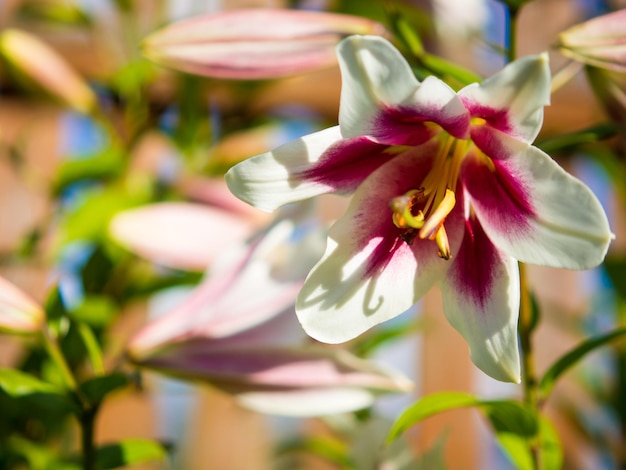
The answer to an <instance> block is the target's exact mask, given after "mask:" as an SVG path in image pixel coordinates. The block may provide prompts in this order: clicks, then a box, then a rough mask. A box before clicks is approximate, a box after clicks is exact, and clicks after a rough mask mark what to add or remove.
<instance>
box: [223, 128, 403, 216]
mask: <svg viewBox="0 0 626 470" xmlns="http://www.w3.org/2000/svg"><path fill="white" fill-rule="evenodd" d="M386 149H387V146H385V145H380V144H377V143H375V142H372V141H371V140H370V139H368V138H366V137H354V138H351V139H343V138H342V137H341V133H340V131H339V127H331V128H329V129H325V130H323V131H320V132H316V133H314V134H309V135H307V136H304V137H302V138H300V139H296V140H292V141H290V142H288V143H286V144H284V145H282V146H280V147H278V148H276V149H274V150H272V151H271V152H267V153H264V154H261V155H257V156H256V157H252V158H250V159H248V160H245V161H243V162H241V163H239V164H237V165H235V166H234V167H233V168H231V169H230V170H229V171H228V173H226V182H227V183H228V187H229V188H230V190H231V191H232V192H233V193H234V194H236V195H237V197H239V198H240V199H242V200H243V201H246V202H248V203H249V204H251V205H253V206H255V207H257V208H259V209H262V210H265V211H272V210H275V209H277V208H278V207H280V206H282V205H284V204H288V203H291V202H295V201H301V200H303V199H308V198H311V197H314V196H318V195H320V194H325V193H329V192H339V193H349V192H351V191H353V190H354V189H355V188H356V187H357V186H358V185H359V184H360V183H361V181H363V179H364V178H365V177H367V175H369V174H370V173H371V172H372V171H373V170H374V169H376V168H378V167H379V166H380V165H381V164H383V163H384V162H385V161H386V160H387V159H389V158H391V157H390V156H385V154H384V151H385V150H386Z"/></svg>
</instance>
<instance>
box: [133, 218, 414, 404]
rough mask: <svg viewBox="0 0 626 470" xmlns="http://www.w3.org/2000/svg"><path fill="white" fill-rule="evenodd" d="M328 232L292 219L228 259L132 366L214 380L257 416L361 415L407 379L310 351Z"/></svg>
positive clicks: (150, 338) (331, 352)
mask: <svg viewBox="0 0 626 470" xmlns="http://www.w3.org/2000/svg"><path fill="white" fill-rule="evenodd" d="M323 245H324V238H323V232H322V231H320V230H319V229H315V228H314V229H309V230H307V229H305V228H303V227H302V226H298V225H296V224H294V223H292V222H291V221H288V220H283V221H281V222H279V223H278V224H276V225H275V226H274V227H273V228H271V229H270V230H269V232H268V233H267V234H266V235H265V236H263V237H262V238H261V239H260V240H256V241H254V242H253V243H252V244H251V245H250V246H248V247H246V248H242V249H239V250H235V251H233V252H232V253H225V255H224V256H222V257H221V258H220V259H218V260H216V261H215V263H214V264H213V265H212V267H211V275H210V276H208V277H207V278H206V280H205V281H204V282H203V283H202V284H201V285H200V286H199V287H198V288H197V289H196V290H195V291H194V292H193V293H192V294H191V296H190V297H189V298H188V299H187V300H186V301H183V303H182V304H181V305H180V306H179V307H178V308H176V309H174V310H173V311H172V312H170V313H169V314H167V315H165V316H164V317H160V318H158V319H157V320H155V321H153V322H151V323H149V324H148V325H146V326H145V327H144V328H143V329H142V330H141V331H139V333H138V334H137V335H136V336H135V337H134V338H133V339H132V340H131V342H130V344H129V345H128V356H129V358H130V360H131V361H132V362H134V363H136V364H138V365H140V366H143V367H148V368H151V369H154V370H156V371H158V372H161V373H165V374H167V375H170V376H174V377H179V378H182V379H186V380H195V381H201V382H207V383H209V384H211V385H213V386H215V387H217V388H219V389H221V390H223V391H225V392H227V393H230V394H232V395H233V396H234V397H235V398H236V399H237V401H238V402H239V403H240V404H242V405H243V406H246V407H248V408H251V409H254V410H256V411H260V412H265V413H272V414H282V415H291V416H315V415H324V414H334V413H341V412H348V411H354V410H357V409H360V408H363V407H366V406H369V405H371V404H372V402H373V400H374V399H375V398H376V397H377V396H378V395H380V394H381V393H386V392H390V391H406V390H408V389H409V388H410V382H409V381H408V379H406V378H404V377H402V376H400V375H398V374H397V373H395V372H392V371H388V370H386V369H384V368H382V367H381V366H378V365H376V364H373V363H371V362H368V361H366V360H362V359H359V358H357V357H355V356H353V355H351V354H349V353H348V352H347V351H341V350H335V349H329V348H327V347H321V346H313V345H310V344H309V345H303V344H302V342H301V341H298V340H299V339H304V335H303V333H302V329H301V328H300V326H299V325H298V322H297V320H296V316H295V314H294V303H295V299H296V296H297V293H298V291H299V290H300V288H301V286H302V283H303V281H304V277H305V275H306V273H307V272H308V270H309V269H310V268H311V267H312V266H313V264H314V263H315V261H316V260H317V259H318V258H319V256H320V255H321V253H322V251H323Z"/></svg>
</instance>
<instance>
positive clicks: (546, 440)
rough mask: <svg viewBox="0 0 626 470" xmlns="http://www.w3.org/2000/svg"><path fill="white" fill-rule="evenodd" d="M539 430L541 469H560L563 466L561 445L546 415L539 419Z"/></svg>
mask: <svg viewBox="0 0 626 470" xmlns="http://www.w3.org/2000/svg"><path fill="white" fill-rule="evenodd" d="M539 424H540V432H541V464H542V468H543V470H560V469H561V468H563V447H562V446H561V440H560V439H559V434H558V432H557V431H556V429H555V427H554V425H553V424H552V423H551V422H550V420H548V419H547V418H546V417H544V416H542V417H541V419H540V421H539Z"/></svg>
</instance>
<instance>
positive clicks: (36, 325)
mask: <svg viewBox="0 0 626 470" xmlns="http://www.w3.org/2000/svg"><path fill="white" fill-rule="evenodd" d="M44 319H45V314H44V311H43V309H42V308H41V306H40V305H39V304H38V303H37V302H35V301H34V300H32V299H31V298H30V297H29V296H28V295H26V294H25V293H24V292H23V291H22V290H21V289H19V288H18V287H17V286H15V285H13V284H11V283H10V282H9V281H7V280H6V279H3V278H0V331H3V332H7V333H34V332H36V331H38V330H39V329H40V328H41V326H42V324H43V322H44Z"/></svg>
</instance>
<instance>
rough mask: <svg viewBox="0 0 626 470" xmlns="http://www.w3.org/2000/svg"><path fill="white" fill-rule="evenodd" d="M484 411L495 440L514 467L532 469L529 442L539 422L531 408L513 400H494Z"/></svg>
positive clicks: (535, 434)
mask: <svg viewBox="0 0 626 470" xmlns="http://www.w3.org/2000/svg"><path fill="white" fill-rule="evenodd" d="M484 412H485V415H486V416H487V419H488V420H489V422H490V424H491V427H492V428H493V430H494V433H495V437H496V440H497V441H498V443H499V444H500V445H501V446H502V448H503V449H504V451H505V453H506V454H507V455H508V456H509V458H510V459H511V461H512V462H513V463H515V465H516V467H517V468H518V469H521V470H533V460H532V454H531V449H530V442H531V441H532V440H533V439H535V438H536V436H537V432H538V431H539V423H538V421H537V417H536V415H535V413H534V412H533V410H532V409H531V408H529V407H528V406H527V405H525V404H523V403H519V402H515V401H498V402H495V401H494V402H490V403H489V404H488V405H487V406H486V407H485V410H484Z"/></svg>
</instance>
